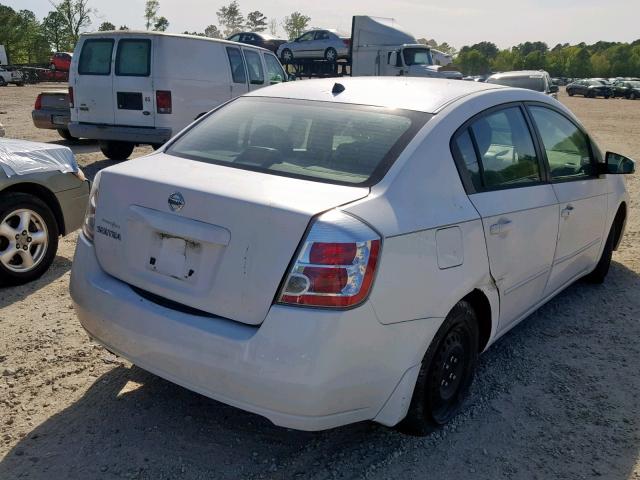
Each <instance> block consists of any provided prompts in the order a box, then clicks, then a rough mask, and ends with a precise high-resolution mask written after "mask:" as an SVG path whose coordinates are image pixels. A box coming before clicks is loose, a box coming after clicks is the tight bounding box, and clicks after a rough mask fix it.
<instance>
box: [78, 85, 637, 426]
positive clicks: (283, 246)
mask: <svg viewBox="0 0 640 480" xmlns="http://www.w3.org/2000/svg"><path fill="white" fill-rule="evenodd" d="M334 82H335V80H331V79H325V80H313V81H308V82H293V83H289V84H282V85H278V86H274V87H270V88H268V89H264V90H257V91H255V92H252V93H250V94H249V95H245V96H243V97H240V98H239V99H237V100H234V101H232V102H229V103H228V104H227V105H225V106H223V107H222V108H220V109H218V110H216V111H214V112H212V113H210V114H208V115H206V116H205V117H203V118H201V119H200V120H199V121H197V122H196V123H194V124H193V125H192V126H191V127H190V128H188V129H186V130H185V131H184V132H182V133H181V134H180V135H178V136H177V137H176V138H174V139H173V140H172V141H170V142H169V143H168V144H167V145H166V146H165V147H163V149H162V151H159V152H156V153H154V154H152V155H149V156H147V157H144V158H139V159H137V160H135V161H133V162H128V163H123V164H120V165H116V166H113V167H110V168H107V169H105V170H103V171H102V173H101V174H100V175H99V176H98V177H96V181H95V183H94V186H93V191H92V194H91V199H90V207H89V209H88V211H87V215H86V219H85V224H84V228H83V233H82V234H81V235H80V237H79V240H78V246H77V250H76V254H75V259H74V262H73V270H72V276H71V295H72V297H73V300H74V302H75V304H76V312H77V314H78V316H79V318H80V322H81V323H82V325H83V326H84V328H85V329H86V330H87V331H88V332H89V335H91V336H92V337H93V338H95V339H96V340H97V341H98V342H100V343H102V344H103V345H105V346H106V348H108V349H109V350H112V351H113V352H115V353H116V354H118V355H122V356H124V357H126V358H128V359H130V360H131V361H132V362H133V363H135V364H136V365H139V366H140V367H142V368H144V369H147V370H149V371H151V372H154V373H156V374H158V375H160V376H162V377H164V378H166V379H169V380H171V381H173V382H176V383H178V384H180V385H183V386H185V387H187V388H189V389H191V390H194V391H197V392H200V393H202V394H204V395H207V396H209V397H212V398H215V399H218V400H220V401H222V402H225V403H228V404H231V405H235V406H237V407H240V408H243V409H246V410H249V411H251V412H255V413H258V414H260V415H264V416H265V417H267V418H269V419H270V420H272V421H273V422H274V423H276V424H277V425H283V426H287V427H291V428H297V429H304V430H319V429H326V428H331V427H335V426H338V425H343V424H346V423H350V422H357V421H360V420H367V419H373V420H375V421H377V422H380V423H382V424H385V425H396V424H398V423H399V422H401V421H403V419H404V421H403V426H404V428H406V429H407V430H410V431H413V432H417V433H424V432H426V431H428V430H429V429H431V428H433V427H436V426H439V425H442V424H443V423H445V422H447V421H448V420H449V419H451V418H452V416H453V415H455V414H456V412H457V411H458V409H459V408H460V405H461V401H462V398H463V396H464V394H465V392H466V391H467V388H468V386H469V384H470V383H471V381H472V378H473V372H474V367H475V365H476V360H477V358H478V354H479V353H480V352H482V351H484V350H485V349H486V348H487V347H488V346H489V345H491V343H493V342H494V341H495V340H496V339H497V338H499V337H500V336H501V335H503V334H504V333H505V332H507V331H508V330H509V329H510V328H512V327H513V326H514V325H516V324H517V323H518V322H519V321H521V320H522V319H524V318H525V317H526V316H527V315H529V314H530V313H531V312H533V311H534V310H535V309H537V308H538V307H540V306H541V305H542V304H543V303H545V302H546V301H548V300H549V299H550V298H552V297H553V296H554V295H556V294H558V292H560V291H561V290H563V289H564V288H566V287H567V286H568V285H570V284H571V283H572V282H574V281H575V280H577V279H578V278H580V277H584V276H586V277H587V278H588V279H589V280H591V281H593V282H602V281H603V280H604V278H605V275H606V274H607V270H608V268H609V263H610V261H611V252H612V251H613V250H614V249H615V248H617V246H618V244H619V242H620V238H621V237H622V233H623V229H624V225H625V219H626V217H627V205H628V204H629V199H628V196H627V193H626V191H625V184H624V181H623V177H622V176H621V175H618V174H619V173H631V172H632V171H633V170H634V163H633V161H631V160H629V159H627V158H625V157H621V156H619V155H616V154H612V153H608V154H607V155H606V157H605V158H604V159H603V158H602V156H601V154H600V152H599V150H598V148H597V146H596V145H595V143H594V142H593V141H592V139H591V138H590V137H589V135H588V134H587V133H586V132H585V131H584V129H583V128H582V126H581V125H580V123H579V122H578V121H577V120H576V118H575V117H574V116H573V115H572V114H571V112H569V111H568V110H567V109H566V108H565V107H563V106H562V105H561V104H559V103H558V102H557V101H555V100H553V99H551V98H549V97H548V96H545V95H543V94H541V93H538V92H533V91H530V90H523V89H514V88H506V87H501V86H497V85H487V84H479V83H473V82H459V81H444V80H430V79H418V78H397V77H393V78H372V77H366V78H349V79H346V78H345V79H340V80H339V82H340V83H334ZM382 92H384V93H383V94H381V93H382Z"/></svg>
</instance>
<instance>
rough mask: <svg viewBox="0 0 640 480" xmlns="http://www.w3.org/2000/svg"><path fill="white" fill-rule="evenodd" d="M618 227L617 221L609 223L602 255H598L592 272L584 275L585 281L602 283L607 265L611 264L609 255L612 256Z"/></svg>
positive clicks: (605, 276)
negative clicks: (598, 257)
mask: <svg viewBox="0 0 640 480" xmlns="http://www.w3.org/2000/svg"><path fill="white" fill-rule="evenodd" d="M618 228H620V227H619V225H618V222H617V221H614V222H613V225H611V231H609V235H608V236H607V240H606V243H605V244H604V248H603V250H602V255H601V256H600V260H598V264H597V265H596V268H595V269H594V270H593V272H591V273H589V274H588V275H586V276H585V277H584V279H585V280H586V281H587V282H589V283H594V284H600V283H604V280H605V278H607V273H609V267H610V266H611V257H612V256H613V246H614V245H613V244H614V242H615V238H616V232H617V231H618Z"/></svg>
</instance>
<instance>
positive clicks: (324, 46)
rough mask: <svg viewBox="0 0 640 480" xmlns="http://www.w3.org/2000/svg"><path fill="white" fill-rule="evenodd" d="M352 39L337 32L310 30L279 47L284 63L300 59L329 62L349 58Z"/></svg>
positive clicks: (279, 54)
mask: <svg viewBox="0 0 640 480" xmlns="http://www.w3.org/2000/svg"><path fill="white" fill-rule="evenodd" d="M350 45H351V37H350V36H349V35H346V34H342V33H339V32H337V31H335V30H310V31H308V32H305V33H303V34H302V35H301V36H299V37H298V38H296V39H295V40H293V41H291V42H287V43H283V44H282V45H280V47H278V52H277V54H278V57H279V58H280V59H281V60H282V63H284V64H287V63H293V62H294V61H295V60H298V59H324V60H327V61H329V62H335V61H336V60H339V59H342V58H348V57H349V47H350Z"/></svg>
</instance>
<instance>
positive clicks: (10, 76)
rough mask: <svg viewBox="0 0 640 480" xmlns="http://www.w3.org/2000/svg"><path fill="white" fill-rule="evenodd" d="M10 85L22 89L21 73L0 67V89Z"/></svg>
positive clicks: (22, 79)
mask: <svg viewBox="0 0 640 480" xmlns="http://www.w3.org/2000/svg"><path fill="white" fill-rule="evenodd" d="M10 83H13V84H15V85H17V86H18V87H22V86H23V85H24V78H23V77H22V72H19V71H18V70H7V69H6V68H4V67H0V87H6V86H7V85H9V84H10Z"/></svg>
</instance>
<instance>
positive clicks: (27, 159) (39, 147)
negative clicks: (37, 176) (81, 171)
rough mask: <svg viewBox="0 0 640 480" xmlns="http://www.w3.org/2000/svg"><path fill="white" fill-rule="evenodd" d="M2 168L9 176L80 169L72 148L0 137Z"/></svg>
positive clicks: (0, 166)
mask: <svg viewBox="0 0 640 480" xmlns="http://www.w3.org/2000/svg"><path fill="white" fill-rule="evenodd" d="M0 168H2V169H3V170H4V173H5V174H6V175H7V177H13V176H14V175H27V174H30V173H38V172H50V171H56V170H57V171H60V172H62V173H70V172H77V171H78V163H77V162H76V158H75V157H74V156H73V152H72V151H71V149H69V148H67V147H64V146H62V145H55V144H51V143H39V142H29V141H27V140H17V139H12V138H0Z"/></svg>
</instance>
